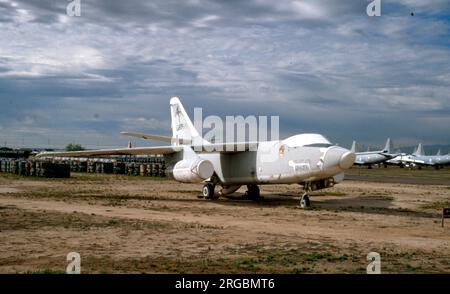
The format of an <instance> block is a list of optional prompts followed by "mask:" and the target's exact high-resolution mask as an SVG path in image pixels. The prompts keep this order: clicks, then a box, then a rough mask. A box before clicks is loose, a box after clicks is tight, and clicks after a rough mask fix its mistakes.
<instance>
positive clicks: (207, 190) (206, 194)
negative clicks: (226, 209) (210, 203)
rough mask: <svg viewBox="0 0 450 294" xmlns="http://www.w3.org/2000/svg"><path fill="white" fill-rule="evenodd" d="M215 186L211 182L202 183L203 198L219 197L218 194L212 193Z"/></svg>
mask: <svg viewBox="0 0 450 294" xmlns="http://www.w3.org/2000/svg"><path fill="white" fill-rule="evenodd" d="M215 187H216V185H214V184H212V183H205V184H204V185H203V189H202V195H203V198H205V199H217V198H219V195H215V193H214V189H215Z"/></svg>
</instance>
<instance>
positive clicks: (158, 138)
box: [120, 132, 172, 142]
mask: <svg viewBox="0 0 450 294" xmlns="http://www.w3.org/2000/svg"><path fill="white" fill-rule="evenodd" d="M120 134H121V135H124V136H128V137H134V138H140V139H145V140H155V141H162V142H172V137H169V136H161V135H151V134H142V133H129V132H120Z"/></svg>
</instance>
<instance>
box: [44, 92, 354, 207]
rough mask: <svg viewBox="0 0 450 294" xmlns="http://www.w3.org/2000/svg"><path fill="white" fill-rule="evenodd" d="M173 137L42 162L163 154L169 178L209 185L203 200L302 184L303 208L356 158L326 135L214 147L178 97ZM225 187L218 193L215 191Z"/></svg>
mask: <svg viewBox="0 0 450 294" xmlns="http://www.w3.org/2000/svg"><path fill="white" fill-rule="evenodd" d="M170 109H171V116H172V137H170V136H160V135H147V134H139V133H122V134H124V135H128V136H132V137H138V138H143V139H147V140H158V141H165V142H170V143H171V144H170V145H165V146H157V147H138V148H123V149H103V150H87V151H73V152H43V153H39V154H38V155H37V157H40V158H48V157H86V156H107V155H150V154H162V155H164V158H165V162H166V168H167V169H166V171H167V172H168V175H169V176H170V177H172V178H173V179H175V180H176V181H179V182H186V183H203V196H204V197H205V198H206V199H216V198H218V197H220V196H222V195H228V194H231V193H233V192H235V191H236V190H237V189H239V187H241V186H242V185H246V186H247V189H248V190H247V192H246V194H247V196H248V197H249V198H251V199H254V200H258V199H260V192H259V187H258V185H268V184H300V185H302V186H303V190H304V193H303V195H302V197H301V201H300V205H301V207H303V208H304V207H308V206H309V205H310V201H309V197H308V192H309V191H313V190H318V189H323V188H327V187H332V186H333V185H334V184H336V183H338V182H341V181H342V180H343V178H344V173H343V172H344V171H345V170H347V169H349V168H350V167H351V166H352V165H353V162H354V161H355V153H354V152H352V151H350V150H347V149H345V148H342V147H339V146H336V145H333V144H331V143H330V142H329V141H328V140H327V139H326V138H325V137H324V136H322V135H320V134H298V135H294V136H292V137H289V138H286V139H284V140H275V141H261V142H233V143H210V142H208V141H206V140H204V139H203V138H202V137H201V136H200V134H199V133H198V131H197V130H196V129H195V128H194V126H193V124H192V122H191V120H190V119H189V117H188V115H187V113H186V111H185V109H184V107H183V105H182V104H181V102H180V100H179V99H178V98H177V97H173V98H171V99H170ZM216 186H220V189H219V191H218V193H215V187H216Z"/></svg>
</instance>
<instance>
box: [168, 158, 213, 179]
mask: <svg viewBox="0 0 450 294" xmlns="http://www.w3.org/2000/svg"><path fill="white" fill-rule="evenodd" d="M213 173H214V166H213V165H212V163H211V162H210V161H209V160H204V159H199V158H195V159H184V160H181V161H178V162H177V163H176V164H175V166H174V167H173V170H172V174H173V178H174V179H175V180H177V181H179V182H183V183H200V182H202V181H203V180H206V179H208V178H210V177H211V176H212V175H213Z"/></svg>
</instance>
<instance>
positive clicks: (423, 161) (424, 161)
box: [396, 143, 450, 169]
mask: <svg viewBox="0 0 450 294" xmlns="http://www.w3.org/2000/svg"><path fill="white" fill-rule="evenodd" d="M396 161H397V162H401V164H403V165H409V166H418V167H419V168H421V167H422V166H432V167H434V168H436V169H440V168H441V167H443V166H445V165H449V164H450V154H447V155H441V151H440V150H439V151H438V153H437V154H436V155H426V154H425V151H424V149H423V146H422V143H419V145H418V146H417V149H416V150H415V151H414V152H413V153H412V154H411V155H405V156H401V158H399V159H397V160H396Z"/></svg>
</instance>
